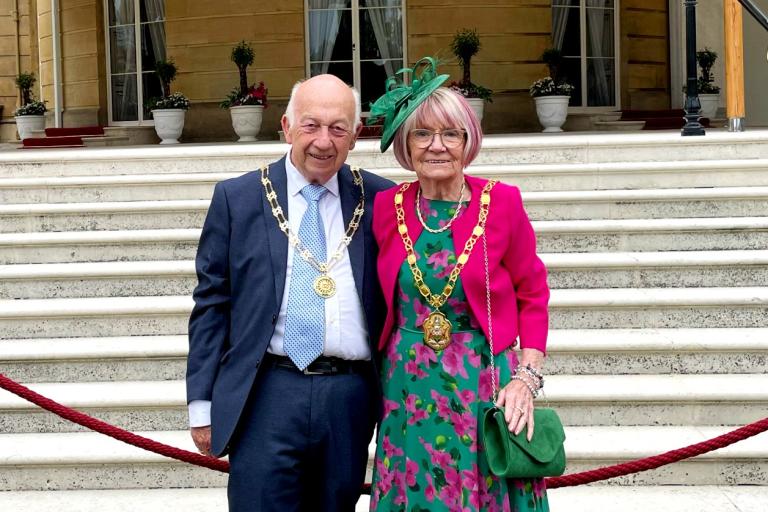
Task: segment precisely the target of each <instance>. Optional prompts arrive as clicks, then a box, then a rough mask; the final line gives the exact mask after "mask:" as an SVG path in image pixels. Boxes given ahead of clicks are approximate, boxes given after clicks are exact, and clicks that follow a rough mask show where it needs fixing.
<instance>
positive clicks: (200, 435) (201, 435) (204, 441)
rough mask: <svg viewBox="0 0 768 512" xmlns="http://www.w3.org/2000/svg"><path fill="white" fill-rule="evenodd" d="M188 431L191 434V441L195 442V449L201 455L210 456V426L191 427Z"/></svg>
mask: <svg viewBox="0 0 768 512" xmlns="http://www.w3.org/2000/svg"><path fill="white" fill-rule="evenodd" d="M189 432H190V434H192V441H194V442H195V446H197V450H198V451H199V452H200V453H202V454H203V455H208V456H211V426H210V425H208V426H207V427H191V428H190V429H189Z"/></svg>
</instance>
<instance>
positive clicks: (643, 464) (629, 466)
mask: <svg viewBox="0 0 768 512" xmlns="http://www.w3.org/2000/svg"><path fill="white" fill-rule="evenodd" d="M766 430H768V418H763V419H762V420H759V421H756V422H754V423H750V424H749V425H745V426H743V427H741V428H737V429H736V430H732V431H731V432H726V433H725V434H723V435H721V436H717V437H713V438H712V439H708V440H706V441H702V442H700V443H696V444H692V445H690V446H686V447H684V448H678V449H677V450H670V451H668V452H664V453H662V454H660V455H654V456H652V457H646V458H644V459H638V460H633V461H629V462H625V463H623V464H616V465H615V466H608V467H604V468H598V469H593V470H590V471H583V472H581V473H575V474H572V475H564V476H558V477H554V478H547V488H549V489H556V488H558V487H570V486H572V485H583V484H588V483H592V482H597V481H598V480H606V479H608V478H616V477H617V476H624V475H629V474H631V473H639V472H641V471H648V470H649V469H656V468H658V467H661V466H664V465H666V464H671V463H673V462H678V461H681V460H683V459H687V458H689V457H695V456H697V455H701V454H704V453H707V452H711V451H712V450H717V449H719V448H724V447H726V446H728V445H731V444H733V443H736V442H739V441H743V440H744V439H747V438H748V437H752V436H756V435H757V434H760V433H761V432H765V431H766Z"/></svg>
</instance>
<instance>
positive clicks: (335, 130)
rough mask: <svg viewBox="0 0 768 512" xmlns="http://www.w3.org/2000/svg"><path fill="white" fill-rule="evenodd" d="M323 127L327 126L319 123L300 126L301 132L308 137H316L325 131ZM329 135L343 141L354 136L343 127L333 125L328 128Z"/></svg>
mask: <svg viewBox="0 0 768 512" xmlns="http://www.w3.org/2000/svg"><path fill="white" fill-rule="evenodd" d="M323 126H326V125H323V124H317V123H304V124H301V125H299V130H300V131H301V132H302V133H305V134H307V135H316V134H318V133H320V131H321V130H322V129H323ZM328 135H330V136H331V137H333V138H334V139H343V138H346V137H349V136H350V135H352V131H350V130H347V129H346V128H344V127H343V126H339V125H337V124H332V125H331V126H328Z"/></svg>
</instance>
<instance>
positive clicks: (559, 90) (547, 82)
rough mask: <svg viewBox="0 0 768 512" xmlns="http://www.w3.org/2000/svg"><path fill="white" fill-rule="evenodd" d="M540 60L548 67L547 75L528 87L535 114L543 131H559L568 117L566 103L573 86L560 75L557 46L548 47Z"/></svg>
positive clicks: (560, 53)
mask: <svg viewBox="0 0 768 512" xmlns="http://www.w3.org/2000/svg"><path fill="white" fill-rule="evenodd" d="M541 60H542V62H544V63H545V64H546V65H547V67H548V68H549V76H545V77H544V78H540V79H538V80H536V81H535V82H533V83H532V84H531V86H530V88H529V89H528V92H529V93H530V95H531V97H532V98H533V101H534V102H535V103H536V115H537V116H538V118H539V123H541V125H542V126H543V127H544V132H545V133H550V132H561V131H563V130H562V128H561V127H562V126H563V124H564V123H565V119H566V117H568V103H569V101H570V99H571V93H572V92H573V86H572V85H571V84H569V83H568V82H566V81H565V79H564V78H562V77H561V76H560V72H559V71H560V68H561V66H562V61H563V54H562V52H561V51H560V50H558V49H557V48H548V49H546V50H545V51H544V53H543V54H542V55H541Z"/></svg>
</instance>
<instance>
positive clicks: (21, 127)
mask: <svg viewBox="0 0 768 512" xmlns="http://www.w3.org/2000/svg"><path fill="white" fill-rule="evenodd" d="M40 130H45V116H44V115H39V116H16V131H18V132H19V140H24V139H28V138H30V137H31V136H32V132H34V131H40Z"/></svg>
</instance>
